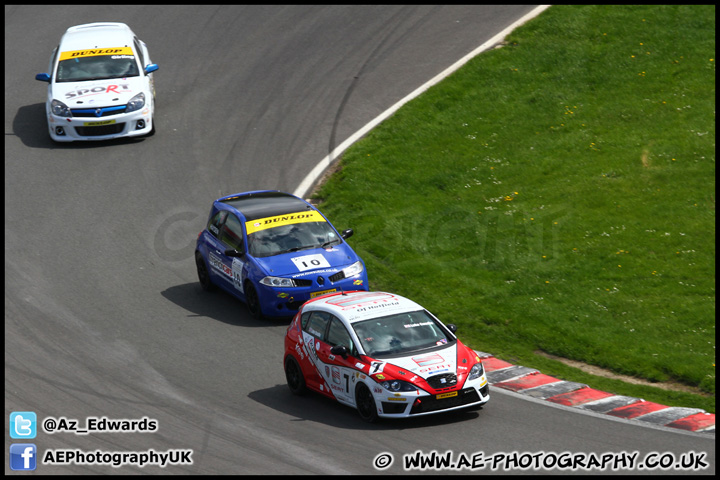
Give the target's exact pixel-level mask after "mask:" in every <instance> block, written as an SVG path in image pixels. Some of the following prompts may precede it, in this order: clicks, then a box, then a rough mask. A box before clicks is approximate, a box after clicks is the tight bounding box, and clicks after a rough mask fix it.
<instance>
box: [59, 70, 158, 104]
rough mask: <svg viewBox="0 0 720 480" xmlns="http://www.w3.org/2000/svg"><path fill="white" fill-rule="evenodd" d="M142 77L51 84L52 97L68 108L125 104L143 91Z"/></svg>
mask: <svg viewBox="0 0 720 480" xmlns="http://www.w3.org/2000/svg"><path fill="white" fill-rule="evenodd" d="M143 85H144V81H143V77H125V78H111V79H108V80H91V81H87V82H67V83H65V82H63V83H53V84H52V97H53V98H55V99H57V100H60V101H61V102H63V103H65V104H66V105H67V106H68V107H70V108H93V107H110V106H116V105H125V104H126V103H128V101H130V99H131V98H132V97H134V96H135V95H137V94H138V93H140V92H142V91H143Z"/></svg>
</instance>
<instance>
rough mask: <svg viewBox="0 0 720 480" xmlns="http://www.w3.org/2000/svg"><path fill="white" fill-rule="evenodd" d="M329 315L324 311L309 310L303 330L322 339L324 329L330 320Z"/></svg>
mask: <svg viewBox="0 0 720 480" xmlns="http://www.w3.org/2000/svg"><path fill="white" fill-rule="evenodd" d="M330 316H331V315H330V314H329V313H326V312H310V318H309V319H308V322H307V325H306V327H305V331H306V332H308V333H309V334H310V335H313V336H315V337H317V338H319V339H321V340H322V339H323V337H325V329H326V328H327V324H328V322H329V321H330Z"/></svg>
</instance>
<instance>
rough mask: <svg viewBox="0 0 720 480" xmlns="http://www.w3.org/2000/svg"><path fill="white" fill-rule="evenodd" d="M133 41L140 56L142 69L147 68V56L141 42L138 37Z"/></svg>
mask: <svg viewBox="0 0 720 480" xmlns="http://www.w3.org/2000/svg"><path fill="white" fill-rule="evenodd" d="M133 42H134V44H135V51H136V52H137V55H138V58H139V60H140V62H139V63H140V70H143V71H144V70H145V57H144V56H143V49H142V46H141V45H140V42H138V39H137V38H134V39H133Z"/></svg>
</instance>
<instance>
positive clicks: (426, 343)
mask: <svg viewBox="0 0 720 480" xmlns="http://www.w3.org/2000/svg"><path fill="white" fill-rule="evenodd" d="M353 328H354V329H355V333H356V334H357V336H358V338H359V339H360V344H361V345H362V347H363V350H365V354H366V355H368V356H371V357H382V356H397V355H402V354H407V353H410V352H416V351H420V350H426V349H429V348H434V347H437V346H442V345H448V344H451V343H452V342H454V341H455V339H454V338H452V337H450V336H448V335H446V334H445V331H444V330H443V329H442V328H441V327H440V325H439V324H438V323H437V322H436V321H435V319H434V318H433V317H432V316H430V314H428V313H427V312H426V311H425V310H418V311H415V312H407V313H398V314H395V315H388V316H386V317H379V318H372V319H370V320H363V321H361V322H357V323H354V324H353Z"/></svg>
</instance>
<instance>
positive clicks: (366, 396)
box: [355, 383, 378, 423]
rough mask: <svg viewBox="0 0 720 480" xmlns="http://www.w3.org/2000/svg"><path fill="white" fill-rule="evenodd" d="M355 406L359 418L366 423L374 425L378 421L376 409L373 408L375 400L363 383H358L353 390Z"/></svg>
mask: <svg viewBox="0 0 720 480" xmlns="http://www.w3.org/2000/svg"><path fill="white" fill-rule="evenodd" d="M355 405H357V409H358V413H359V414H360V418H362V419H363V420H365V421H366V422H368V423H374V422H376V421H377V419H378V413H377V408H375V398H373V395H372V393H371V392H370V389H369V388H368V387H367V385H365V384H364V383H358V386H357V388H356V389H355Z"/></svg>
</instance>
